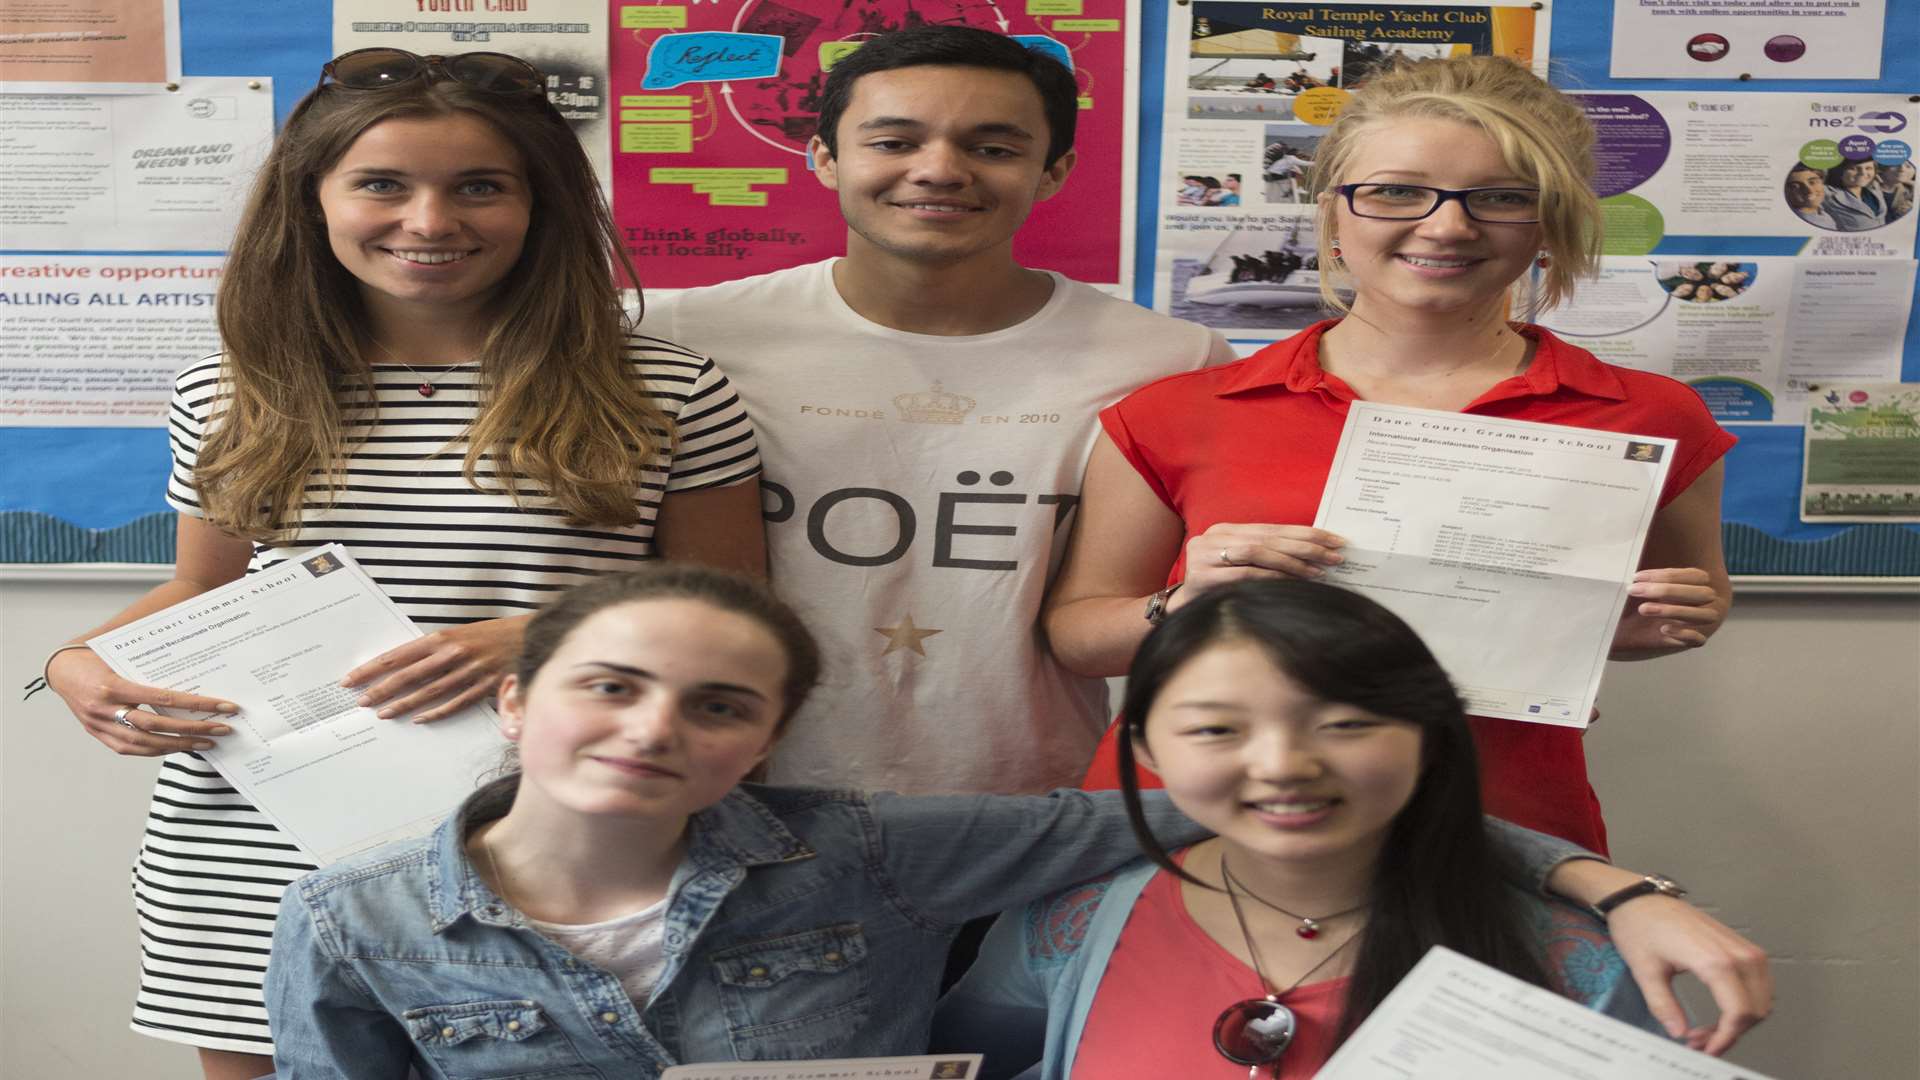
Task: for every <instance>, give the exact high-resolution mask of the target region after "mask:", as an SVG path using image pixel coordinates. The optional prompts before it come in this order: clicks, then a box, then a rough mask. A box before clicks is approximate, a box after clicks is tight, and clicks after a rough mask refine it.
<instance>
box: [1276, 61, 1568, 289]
mask: <svg viewBox="0 0 1920 1080" xmlns="http://www.w3.org/2000/svg"><path fill="white" fill-rule="evenodd" d="M1405 119H1437V120H1451V121H1454V122H1455V123H1460V124H1466V125H1468V126H1469V127H1475V128H1478V129H1480V130H1481V131H1484V132H1486V133H1487V135H1488V137H1490V138H1492V139H1493V141H1494V143H1495V144H1497V145H1498V146H1499V147H1500V156H1501V157H1502V158H1503V159H1505V161H1506V164H1507V167H1508V168H1510V169H1512V170H1513V171H1514V172H1515V173H1517V174H1518V175H1520V176H1522V177H1524V178H1525V179H1526V180H1527V182H1528V183H1531V184H1534V185H1536V186H1538V187H1539V188H1540V234H1541V247H1542V248H1543V249H1544V250H1545V251H1546V253H1547V254H1548V255H1550V256H1552V258H1551V260H1550V265H1549V266H1548V267H1547V269H1546V272H1545V273H1544V274H1543V275H1542V276H1543V278H1544V280H1543V281H1542V283H1541V286H1540V289H1539V291H1538V293H1537V294H1536V295H1535V296H1533V297H1531V298H1529V300H1528V302H1526V304H1525V307H1526V309H1527V313H1526V317H1528V318H1531V317H1532V315H1533V314H1534V313H1536V312H1538V311H1542V310H1545V309H1547V308H1551V307H1553V306H1555V305H1557V304H1560V303H1562V302H1564V301H1566V300H1569V299H1571V298H1572V296H1573V287H1574V283H1575V282H1576V281H1577V280H1578V279H1580V278H1583V277H1592V276H1593V274H1594V273H1595V271H1597V270H1598V269H1599V266H1600V202H1599V200H1598V199H1596V198H1595V197H1594V194H1593V187H1592V182H1593V139H1594V136H1593V125H1592V124H1591V123H1589V122H1588V121H1587V115H1586V113H1585V112H1584V111H1583V110H1582V109H1581V108H1580V106H1579V105H1578V104H1577V103H1575V102H1574V101H1573V99H1571V98H1569V97H1567V96H1566V95H1565V94H1562V93H1561V92H1560V91H1558V90H1556V89H1554V88H1553V87H1552V86H1551V85H1549V84H1548V83H1547V82H1546V81H1545V80H1543V79H1541V78H1540V77H1538V76H1536V75H1535V74H1534V73H1533V72H1531V71H1528V70H1527V69H1526V68H1525V67H1523V66H1521V65H1520V64H1517V63H1515V62H1513V61H1512V60H1509V59H1507V58H1505V57H1500V56H1460V57H1451V58H1448V59H1440V60H1420V61H1415V62H1411V63H1407V62H1402V63H1399V64H1396V65H1394V66H1393V67H1391V68H1389V69H1387V70H1386V71H1383V72H1381V73H1380V74H1379V75H1378V76H1375V77H1374V78H1373V79H1371V80H1369V81H1368V82H1367V84H1366V85H1365V86H1363V87H1361V88H1360V89H1359V90H1357V91H1355V92H1354V95H1353V98H1352V100H1350V101H1348V102H1347V106H1346V108H1345V109H1344V110H1343V111H1342V112H1341V113H1340V116H1339V118H1338V119H1336V120H1335V121H1334V123H1333V127H1332V129H1331V130H1329V131H1328V132H1327V134H1326V136H1325V137H1323V138H1322V139H1321V140H1320V145H1319V146H1318V147H1317V148H1316V149H1315V153H1314V159H1313V170H1312V172H1311V174H1310V179H1309V183H1310V184H1311V186H1312V190H1313V194H1314V196H1315V198H1316V199H1317V200H1318V203H1319V212H1318V217H1317V219H1316V220H1317V223H1318V228H1317V230H1316V232H1317V234H1318V237H1317V239H1318V244H1319V249H1320V267H1321V274H1320V295H1321V298H1322V299H1323V300H1325V302H1326V303H1327V305H1328V306H1329V307H1331V308H1333V309H1334V310H1336V311H1342V312H1344V311H1346V310H1348V307H1347V304H1346V302H1345V301H1344V300H1342V299H1341V298H1340V296H1339V295H1338V294H1337V293H1336V292H1335V288H1336V286H1337V285H1338V284H1339V283H1340V281H1341V280H1343V279H1344V278H1345V277H1346V273H1345V267H1344V266H1343V265H1342V264H1341V263H1340V261H1339V260H1338V259H1336V258H1335V257H1334V255H1333V252H1332V250H1331V249H1332V245H1333V239H1334V229H1335V224H1334V223H1335V206H1336V203H1337V201H1338V195H1337V194H1336V193H1335V192H1334V190H1333V189H1334V188H1336V187H1339V186H1340V185H1341V184H1342V183H1344V182H1345V181H1343V180H1342V179H1341V178H1342V177H1343V176H1345V175H1346V173H1347V170H1348V166H1349V164H1350V163H1351V162H1352V160H1353V155H1354V153H1355V151H1356V150H1357V149H1358V147H1359V145H1360V143H1361V142H1362V141H1363V140H1364V138H1365V132H1366V131H1367V130H1368V129H1370V128H1372V127H1375V126H1377V125H1379V124H1382V123H1386V122H1388V121H1393V120H1405ZM1330 271H1331V272H1330Z"/></svg>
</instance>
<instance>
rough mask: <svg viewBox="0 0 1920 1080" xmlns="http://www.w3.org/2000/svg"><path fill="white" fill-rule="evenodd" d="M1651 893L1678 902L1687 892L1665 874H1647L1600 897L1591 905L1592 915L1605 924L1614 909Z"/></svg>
mask: <svg viewBox="0 0 1920 1080" xmlns="http://www.w3.org/2000/svg"><path fill="white" fill-rule="evenodd" d="M1652 893H1659V894H1660V895H1661V896H1671V897H1673V898H1674V899H1675V900H1678V899H1680V898H1681V897H1683V896H1685V895H1687V890H1685V889H1683V888H1681V887H1680V883H1679V882H1677V881H1675V880H1673V879H1672V878H1670V877H1668V876H1666V875H1665V874H1648V875H1647V876H1646V877H1643V878H1641V879H1640V880H1639V881H1636V882H1634V883H1633V884H1631V885H1629V886H1627V887H1626V888H1624V889H1619V890H1617V891H1614V892H1610V893H1608V894H1607V895H1605V896H1603V897H1601V898H1600V900H1599V902H1597V903H1595V904H1594V905H1593V913H1594V914H1595V915H1598V916H1599V917H1600V921H1601V922H1605V921H1606V919H1607V916H1608V915H1609V914H1611V913H1612V911H1613V909H1614V908H1617V907H1619V906H1620V905H1621V904H1624V903H1626V902H1627V901H1629V900H1635V899H1638V898H1640V897H1642V896H1647V895H1649V894H1652Z"/></svg>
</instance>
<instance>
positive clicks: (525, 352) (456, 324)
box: [47, 49, 765, 1078]
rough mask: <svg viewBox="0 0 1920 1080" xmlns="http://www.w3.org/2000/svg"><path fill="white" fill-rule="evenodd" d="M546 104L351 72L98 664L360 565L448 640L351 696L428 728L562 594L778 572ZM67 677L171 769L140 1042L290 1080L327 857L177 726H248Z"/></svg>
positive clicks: (728, 432) (388, 666) (252, 279)
mask: <svg viewBox="0 0 1920 1080" xmlns="http://www.w3.org/2000/svg"><path fill="white" fill-rule="evenodd" d="M544 86H545V78H544V76H542V75H541V73H540V72H539V71H537V70H536V69H534V68H533V67H532V66H531V65H529V64H527V63H526V62H525V61H522V60H520V59H518V58H515V57H511V56H507V55H504V54H500V53H466V54H462V55H458V56H448V57H420V56H415V55H413V54H411V53H407V52H403V51H401V50H398V49H363V50H359V51H356V52H352V53H348V54H346V55H344V56H341V57H339V58H337V59H335V60H333V61H332V62H331V63H329V64H327V65H326V67H325V69H324V71H323V74H322V76H321V80H320V85H319V86H318V87H317V88H316V89H315V90H314V91H313V92H312V93H310V94H308V95H307V96H306V98H305V99H303V100H302V101H301V102H300V103H299V105H297V106H296V107H295V108H294V110H293V113H292V114H291V116H290V117H289V118H288V120H287V123H286V126H285V128H284V130H283V131H282V132H281V133H280V135H279V137H278V139H276V141H275V143H274V147H273V150H272V153H271V154H270V155H269V157H268V159H267V162H266V164H265V166H264V167H263V168H262V169H261V172H260V175H259V178H258V179H257V180H256V182H255V185H254V189H253V193H252V196H251V199H250V201H249V203H248V206H247V210H246V213H245V216H244V218H243V219H242V222H241V224H240V228H239V231H238V234H237V236H236V237H235V239H234V243H233V249H232V252H231V254H230V256H229V259H228V262H227V267H226V273H225V276H224V277H223V279H222V283H221V288H220V293H219V304H218V311H219V324H220V333H221V338H222V342H223V347H224V351H223V352H222V353H221V354H220V355H217V356H213V357H209V358H208V359H206V360H204V361H201V362H199V363H196V364H194V365H192V366H190V367H188V368H187V369H186V370H185V371H184V372H182V373H181V375H180V377H179V380H178V383H177V385H176V389H175V395H174V399H173V406H172V413H171V416H170V423H171V426H172V443H173V455H174V469H173V475H172V478H171V481H170V483H169V486H168V493H167V497H168V501H169V502H170V503H171V504H172V505H173V506H174V507H175V508H176V509H177V510H178V511H179V514H180V518H179V530H178V556H177V561H176V563H175V566H174V574H173V578H172V580H170V581H168V582H167V583H165V584H163V585H161V586H159V587H158V588H156V589H154V590H153V591H152V592H150V593H148V594H147V595H146V596H144V597H143V598H141V599H140V600H139V601H137V602H136V603H135V604H134V605H133V606H132V607H129V608H128V609H127V610H125V611H123V612H121V613H120V614H119V615H118V616H116V617H115V618H114V619H113V620H112V621H111V622H109V623H107V624H106V626H104V627H100V628H96V629H95V630H92V631H89V632H88V634H87V635H82V636H81V637H80V638H76V639H75V640H76V641H79V640H83V639H84V638H85V637H86V636H90V635H91V634H94V633H98V632H99V631H100V630H103V629H107V628H110V627H113V626H118V625H121V624H124V623H127V622H130V621H133V620H135V619H138V618H141V617H142V616H145V615H147V614H150V613H151V612H154V611H156V610H159V609H160V608H163V607H166V606H168V605H171V604H175V603H178V602H180V601H182V600H185V599H187V598H189V597H192V596H194V595H197V594H199V593H202V592H205V591H206V590H208V589H211V588H214V587H216V586H219V585H222V584H225V583H227V582H229V581H232V580H234V579H236V578H239V577H240V576H242V575H243V574H247V573H251V572H254V571H258V570H262V569H265V568H267V567H270V566H272V565H274V564H276V563H278V562H280V561H282V560H284V559H286V558H287V557H289V556H290V555H292V554H294V553H296V552H298V551H301V550H303V549H306V548H309V547H312V546H314V545H318V544H323V543H328V542H338V543H341V544H343V545H345V546H346V548H347V549H348V550H349V551H351V552H352V553H353V554H354V556H355V557H356V558H357V559H358V560H359V561H360V562H361V564H362V565H364V566H365V567H366V568H367V570H368V572H369V573H370V574H372V576H373V577H374V579H375V580H377V581H378V582H379V583H380V584H381V586H382V587H383V588H384V589H385V590H386V591H387V593H388V594H389V595H391V596H392V597H393V598H394V600H395V601H397V602H398V603H399V605H400V607H401V608H402V610H404V611H406V612H407V614H408V615H409V616H411V617H412V618H413V620H414V621H415V622H417V623H419V624H420V625H421V626H422V628H423V629H425V630H427V631H429V633H428V635H427V636H426V637H424V638H422V639H420V640H419V641H417V642H414V643H411V644H409V645H407V646H403V647H401V648H398V649H395V650H392V651H390V652H388V653H386V654H384V655H382V656H379V657H376V658H374V659H372V660H370V661H368V662H367V663H366V664H363V665H362V666H360V667H359V668H356V669H355V670H353V671H343V672H341V673H340V676H341V679H342V684H343V685H345V686H347V687H350V688H352V689H354V690H355V691H357V692H358V693H359V695H360V702H361V703H362V704H364V705H369V706H373V707H376V708H377V709H378V710H379V714H380V715H381V716H383V717H387V718H389V719H391V720H392V721H393V722H394V723H405V722H408V721H412V722H415V723H425V722H429V721H432V720H437V719H440V718H442V717H444V716H447V715H448V714H450V713H452V712H454V711H455V710H457V709H459V708H461V707H464V706H466V705H468V704H470V703H472V702H475V701H479V700H482V699H483V698H485V697H487V696H488V695H490V694H491V693H492V692H493V690H494V689H495V687H496V686H497V685H498V683H499V681H500V678H501V676H502V675H503V673H504V672H505V670H506V668H507V666H508V665H509V664H510V662H511V661H512V658H513V657H514V656H515V655H516V654H517V653H518V652H519V649H520V639H521V635H522V632H523V629H524V626H525V623H526V620H527V619H528V618H529V617H530V614H531V612H533V611H534V610H535V609H537V608H538V607H539V606H540V605H541V604H542V603H544V602H545V601H546V600H547V599H548V598H549V597H551V596H552V595H553V594H554V593H556V592H557V591H559V590H562V589H565V588H567V587H569V586H572V585H575V584H577V583H579V582H581V581H583V580H585V579H588V578H591V577H594V576H596V575H599V574H602V573H606V572H609V571H613V570H620V569H627V568H631V567H633V566H635V565H636V564H639V563H642V562H645V561H647V560H650V559H654V558H658V557H663V556H664V557H672V558H685V559H695V560H699V561H703V562H708V563H713V564H717V565H720V566H723V567H731V568H735V569H740V570H745V571H748V572H751V573H756V574H758V573H763V572H764V558H765V554H764V541H763V539H762V533H761V525H760V517H759V506H760V500H759V492H758V483H757V480H756V477H757V475H758V473H759V457H758V453H757V451H756V448H755V445H754V440H753V432H752V429H751V428H750V427H749V425H748V422H747V419H746V416H745V413H744V412H743V411H742V409H741V407H740V404H739V402H738V401H737V400H736V398H735V397H734V394H733V391H732V389H731V388H730V387H729V386H728V384H727V380H726V379H725V377H723V376H722V375H721V374H720V373H719V372H718V371H716V370H714V368H713V365H712V364H711V363H709V362H707V361H705V360H703V359H701V358H700V357H699V356H698V355H696V354H694V353H692V352H689V351H687V350H684V349H681V348H679V347H678V346H675V345H673V344H672V343H669V342H665V341H660V340H657V339H651V338H646V337H642V336H639V335H637V334H635V333H634V332H633V331H632V329H631V327H630V325H629V323H628V321H627V319H626V316H625V315H624V313H623V311H622V307H621V294H620V278H619V277H617V274H625V275H626V277H627V279H628V280H634V279H633V275H632V267H631V266H630V265H629V264H628V262H627V260H626V257H625V255H624V253H623V250H622V248H621V246H620V243H619V239H618V234H617V233H616V231H615V229H614V225H613V222H612V218H611V215H610V214H609V212H608V210H607V205H606V202H605V200H604V199H603V198H602V196H601V194H600V188H599V184H598V181H597V180H596V178H595V176H594V174H593V170H592V167H591V165H590V164H589V163H588V161H587V158H586V155H585V153H584V152H583V151H582V149H581V147H580V145H579V142H578V141H577V140H576V139H575V137H574V135H573V133H572V132H571V131H570V130H569V129H568V127H567V124H566V121H565V120H564V119H563V118H562V117H561V116H560V114H559V113H558V112H557V111H556V110H555V109H554V108H553V107H552V106H551V105H550V104H548V102H547V100H546V96H545V92H544ZM47 681H48V683H49V685H51V686H52V688H53V689H54V691H55V692H56V693H58V694H59V695H60V696H61V697H62V698H64V699H65V701H66V703H67V705H68V707H69V708H70V709H72V711H73V713H74V716H75V717H76V718H78V719H79V721H80V723H81V725H82V726H83V727H84V728H85V729H86V731H87V733H88V734H89V735H91V736H92V737H93V738H95V739H97V740H99V741H100V742H101V744H102V745H104V746H106V747H107V749H109V750H111V751H113V752H114V753H117V754H123V755H129V756H137V757H160V758H163V761H162V764H161V770H160V780H159V787H158V788H157V789H156V792H155V795H154V800H153V804H152V810H151V812H150V814H149V817H148V828H147V833H146V837H145V840H144V842H143V844H142V845H141V849H140V854H139V858H138V862H137V865H136V866H135V867H134V871H133V893H134V906H135V909H136V911H137V912H138V915H139V920H140V933H141V939H142V946H143V962H142V965H141V966H142V975H141V987H140V994H139V998H138V1000H137V1003H136V1005H135V1008H134V1019H133V1026H134V1030H135V1031H137V1032H140V1033H142V1034H146V1035H151V1036H155V1037H157V1038H161V1039H167V1040H171V1041H174V1042H180V1043H185V1044H187V1045H190V1046H194V1047H197V1048H199V1050H200V1054H201V1063H202V1066H203V1068H204V1070H205V1072H206V1075H207V1076H208V1077H213V1078H228V1077H247V1078H251V1077H256V1076H259V1075H261V1074H263V1073H267V1072H269V1071H271V1070H272V1060H271V1057H270V1055H271V1054H272V1052H273V1046H272V1043H271V1041H270V1039H269V1032H268V1027H267V1018H266V1012H265V1010H264V1008H263V1006H262V1003H261V980H262V976H263V973H264V971H265V969H266V962H267V946H268V942H269V940H270V938H271V934H272V930H273V919H274V913H275V910H276V907H277V904H278V900H279V897H280V894H281V891H282V890H283V889H284V888H285V886H286V885H287V883H288V882H290V881H292V880H293V879H294V878H296V877H298V876H300V875H301V874H302V873H304V872H305V871H307V870H309V869H312V866H313V864H312V863H311V862H309V861H308V860H307V859H306V858H305V856H303V855H302V854H301V853H300V852H299V851H298V850H297V849H296V848H295V847H294V846H293V845H291V844H290V843H287V842H286V840H285V838H284V837H283V836H281V835H280V834H279V833H278V832H277V831H276V830H275V829H274V828H273V826H272V824H271V823H270V822H268V821H267V820H266V819H265V818H264V817H263V816H262V815H261V814H260V813H259V812H258V811H256V810H255V809H253V808H252V807H250V806H247V805H246V804H245V803H243V802H242V801H241V800H240V799H239V797H238V796H237V795H235V793H234V791H233V789H232V788H230V787H228V786H226V785H225V783H224V782H223V781H222V780H221V778H220V777H219V775H218V774H217V773H216V772H215V771H214V770H213V768H212V767H211V766H209V765H208V764H207V762H206V761H205V760H204V759H202V758H200V757H199V756H198V755H197V754H196V751H197V750H202V749H207V748H209V747H211V746H212V745H213V743H214V740H217V739H218V738H219V737H220V736H221V735H222V734H223V733H224V732H225V731H226V730H227V729H226V728H225V727H224V726H223V725H221V724H219V723H215V722H196V721H190V720H178V719H171V718H168V717H164V716H161V715H160V714H159V713H158V712H155V711H150V710H151V709H152V707H154V706H173V707H177V708H184V709H196V710H219V711H225V712H231V711H232V708H233V707H232V706H231V705H228V704H225V703H222V702H219V701H216V700H213V699H210V698H204V697H197V696H193V695H188V694H175V693H169V692H166V691H162V690H158V689H154V688H151V687H144V686H138V685H134V684H131V683H128V682H126V681H125V680H122V679H119V678H117V677H115V676H114V675H113V674H112V673H111V672H110V671H109V670H108V669H107V668H106V666H105V665H104V664H102V663H101V662H100V661H99V660H98V659H97V658H95V657H94V656H92V655H91V654H90V653H88V652H87V651H86V650H85V649H84V648H77V647H63V648H62V649H61V650H60V651H58V652H57V653H56V654H55V655H54V656H53V657H52V658H51V660H50V662H49V664H48V668H47ZM340 794H341V797H342V798H343V799H351V798H353V797H355V794H356V793H354V792H351V791H343V792H341V793H340Z"/></svg>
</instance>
